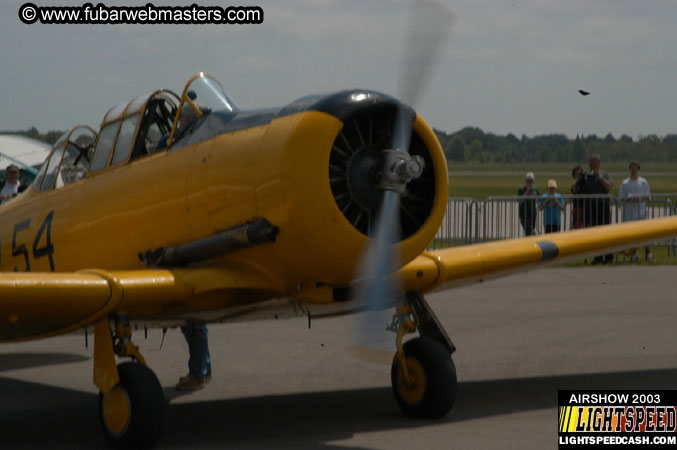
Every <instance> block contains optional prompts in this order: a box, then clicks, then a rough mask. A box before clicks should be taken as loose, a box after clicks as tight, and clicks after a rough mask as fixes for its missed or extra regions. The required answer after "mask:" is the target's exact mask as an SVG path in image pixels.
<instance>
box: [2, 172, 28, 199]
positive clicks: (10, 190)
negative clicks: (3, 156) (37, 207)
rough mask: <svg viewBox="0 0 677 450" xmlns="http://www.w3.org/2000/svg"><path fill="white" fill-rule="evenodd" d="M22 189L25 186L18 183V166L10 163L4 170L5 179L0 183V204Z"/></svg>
mask: <svg viewBox="0 0 677 450" xmlns="http://www.w3.org/2000/svg"><path fill="white" fill-rule="evenodd" d="M24 189H26V187H25V186H23V185H22V184H21V183H19V168H18V167H17V166H15V165H14V164H10V165H9V166H7V169H6V170H5V181H3V182H2V184H0V204H2V203H5V202H7V201H8V200H10V199H11V198H12V197H14V196H15V195H17V194H18V193H19V192H23V191H24Z"/></svg>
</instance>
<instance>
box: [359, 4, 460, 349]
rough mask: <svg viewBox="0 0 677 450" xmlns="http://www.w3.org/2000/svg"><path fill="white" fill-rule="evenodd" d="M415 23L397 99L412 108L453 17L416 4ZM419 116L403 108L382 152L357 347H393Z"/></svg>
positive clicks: (416, 170)
mask: <svg viewBox="0 0 677 450" xmlns="http://www.w3.org/2000/svg"><path fill="white" fill-rule="evenodd" d="M413 7H414V9H413V14H412V20H411V22H410V24H409V32H408V38H407V40H406V41H405V48H404V52H403V56H404V61H403V69H404V70H403V74H402V77H401V78H400V80H399V88H398V93H399V94H398V95H399V98H400V100H402V101H403V102H404V103H405V104H406V105H410V106H411V107H413V106H414V105H415V103H416V101H417V100H418V99H419V98H420V97H421V95H422V92H423V89H424V88H425V87H426V86H427V85H428V84H429V83H430V79H431V75H432V71H433V67H434V63H435V62H436V61H437V59H438V55H439V52H440V50H441V48H442V44H443V43H444V41H445V40H446V39H447V37H448V35H449V33H450V31H451V25H452V22H453V19H454V15H453V14H452V13H451V11H450V10H449V9H448V8H446V7H445V6H443V5H441V4H439V3H437V2H434V1H430V0H418V1H416V2H414V6H413ZM415 118H416V113H415V112H414V110H413V109H412V108H410V107H409V106H403V105H402V106H400V107H398V109H397V111H396V113H395V121H394V124H393V130H392V147H391V149H383V150H384V152H383V154H384V158H383V162H384V167H383V168H382V175H381V176H382V179H381V180H380V181H379V184H378V187H379V188H380V189H382V191H383V200H382V203H381V209H380V211H379V213H378V217H377V220H376V228H375V229H376V233H375V234H374V235H373V236H372V237H373V240H372V241H371V242H370V243H369V244H368V245H367V248H366V250H365V252H364V254H363V256H362V259H361V263H360V265H359V266H358V271H357V274H356V277H355V281H354V283H353V286H354V288H355V292H356V294H357V299H358V301H359V302H360V303H361V304H362V305H364V306H365V307H366V309H367V310H368V312H367V313H365V314H364V315H363V317H362V318H361V319H359V320H360V321H359V322H358V324H357V326H358V332H357V336H358V337H359V341H358V344H359V345H361V346H366V347H368V348H375V347H376V348H390V349H392V348H394V339H392V335H390V336H389V339H388V340H387V341H386V340H385V338H386V336H388V335H386V333H384V331H385V329H386V327H387V326H388V325H389V324H390V322H391V320H392V312H386V311H385V310H387V309H390V308H391V307H393V306H394V305H395V304H396V303H397V302H398V301H399V300H400V299H401V298H402V297H403V292H402V289H401V286H400V284H399V281H398V280H397V279H396V278H395V276H394V275H392V273H393V272H394V271H396V270H397V269H398V268H399V267H400V265H401V258H400V255H398V254H397V243H398V242H399V240H400V234H401V230H400V200H401V196H402V194H403V193H404V192H405V191H406V185H407V183H408V182H409V181H411V180H412V179H414V178H418V177H419V176H420V175H421V173H422V171H423V167H424V165H423V160H422V158H420V156H414V157H411V156H410V155H409V143H410V141H411V133H412V124H413V122H414V120H415Z"/></svg>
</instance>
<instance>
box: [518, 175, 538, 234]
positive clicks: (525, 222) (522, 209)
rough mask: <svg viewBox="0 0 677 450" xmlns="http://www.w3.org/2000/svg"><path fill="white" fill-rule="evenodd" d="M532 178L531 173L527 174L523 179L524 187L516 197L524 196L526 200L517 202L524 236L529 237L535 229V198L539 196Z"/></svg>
mask: <svg viewBox="0 0 677 450" xmlns="http://www.w3.org/2000/svg"><path fill="white" fill-rule="evenodd" d="M535 180H536V177H534V174H533V172H527V174H526V176H525V177H524V186H522V187H521V188H519V189H518V190H517V195H518V196H524V197H527V198H524V199H520V200H519V208H518V212H519V218H520V223H521V224H522V228H523V229H524V235H525V236H531V235H532V234H534V229H535V228H536V215H537V210H536V198H538V196H539V195H540V192H538V189H536V188H535V187H534V181H535Z"/></svg>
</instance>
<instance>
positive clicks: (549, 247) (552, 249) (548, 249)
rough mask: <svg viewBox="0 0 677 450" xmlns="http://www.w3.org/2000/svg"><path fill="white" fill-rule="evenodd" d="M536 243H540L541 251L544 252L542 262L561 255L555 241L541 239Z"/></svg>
mask: <svg viewBox="0 0 677 450" xmlns="http://www.w3.org/2000/svg"><path fill="white" fill-rule="evenodd" d="M536 245H538V246H539V247H540V248H541V251H542V252H543V256H542V257H541V262H545V261H550V260H551V259H555V258H557V256H558V255H559V248H558V247H557V244H555V243H554V242H550V241H541V242H536Z"/></svg>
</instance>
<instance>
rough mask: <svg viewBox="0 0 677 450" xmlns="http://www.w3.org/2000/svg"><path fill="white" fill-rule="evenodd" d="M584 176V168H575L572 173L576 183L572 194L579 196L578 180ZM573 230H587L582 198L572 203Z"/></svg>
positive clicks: (578, 166) (575, 199)
mask: <svg viewBox="0 0 677 450" xmlns="http://www.w3.org/2000/svg"><path fill="white" fill-rule="evenodd" d="M581 176H584V173H583V168H582V167H581V166H580V164H579V165H577V166H576V167H574V168H573V170H572V171H571V177H572V178H573V179H574V183H573V184H572V185H571V193H572V194H574V195H578V194H579V192H578V179H579V178H580V177H581ZM571 228H573V229H574V230H577V229H579V228H585V205H584V201H583V199H581V198H578V197H577V198H574V201H573V202H572V203H571Z"/></svg>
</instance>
